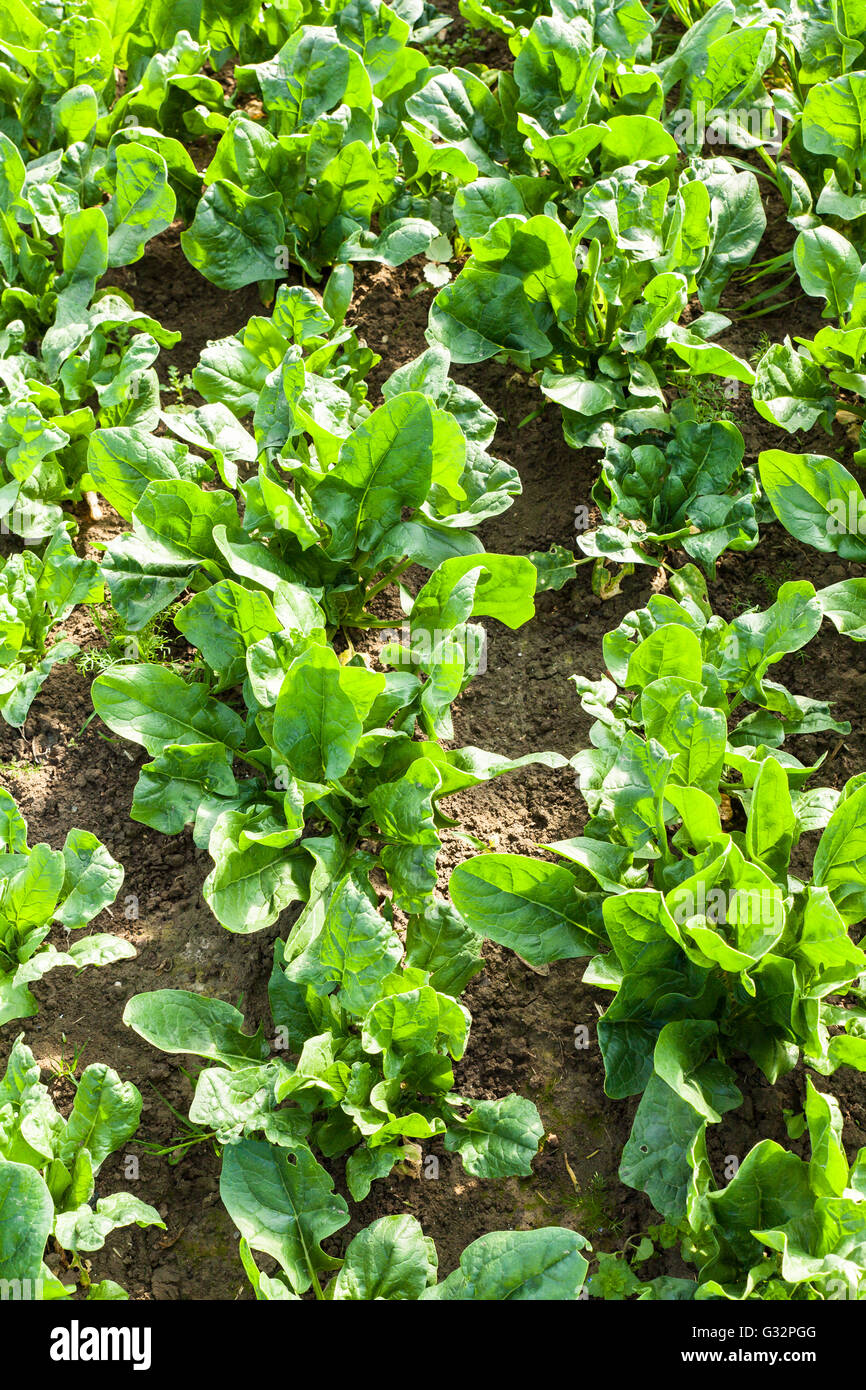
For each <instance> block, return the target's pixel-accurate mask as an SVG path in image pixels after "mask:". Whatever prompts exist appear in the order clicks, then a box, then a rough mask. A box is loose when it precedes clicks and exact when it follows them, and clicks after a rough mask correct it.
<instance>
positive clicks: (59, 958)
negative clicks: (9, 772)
mask: <svg viewBox="0 0 866 1390" xmlns="http://www.w3.org/2000/svg"><path fill="white" fill-rule="evenodd" d="M0 837H2V838H0V848H2V853H0V1023H8V1022H9V1020H10V1019H16V1018H30V1017H31V1016H32V1015H33V1014H35V1013H36V1012H37V1004H36V1000H35V999H34V997H33V995H32V994H31V992H30V989H29V986H30V985H31V984H32V983H33V982H34V981H35V980H40V979H41V978H42V976H43V975H45V974H47V972H48V971H49V970H54V969H55V968H56V967H57V966H60V965H71V966H73V967H74V968H75V969H76V970H81V969H83V968H84V966H86V965H110V964H111V963H112V962H114V961H118V960H125V959H128V958H129V957H130V956H134V955H135V950H134V948H133V947H132V946H131V945H130V943H129V942H128V941H125V940H124V939H123V938H122V937H118V936H111V935H109V934H107V933H96V934H91V935H89V936H82V937H79V938H78V939H77V940H76V941H73V942H72V943H71V945H70V946H69V949H68V950H66V951H58V950H57V948H56V947H55V946H52V945H51V944H50V943H48V942H47V941H46V937H47V936H48V934H49V932H50V931H51V926H52V923H53V922H58V923H59V924H60V925H61V926H62V927H63V928H64V929H65V930H66V931H67V932H73V931H80V930H81V929H82V928H83V927H86V926H87V924H88V923H89V922H90V921H91V919H92V918H94V917H95V916H96V915H97V914H98V913H100V912H102V910H103V909H104V908H106V907H108V906H109V904H110V903H112V902H113V901H114V899H115V897H116V895H117V893H118V891H119V889H120V885H121V884H122V882H123V869H122V868H121V866H120V865H119V864H118V863H116V861H115V860H114V859H112V857H111V855H110V854H109V853H108V850H107V849H106V848H105V846H104V845H103V844H101V843H100V841H99V840H97V838H96V836H95V835H92V834H91V833H90V831H89V830H70V832H69V834H68V835H67V837H66V842H65V844H64V846H63V849H62V850H54V849H51V848H50V846H49V845H47V844H39V845H34V846H33V847H32V848H29V847H28V845H27V825H26V822H25V821H24V818H23V816H22V815H21V813H20V811H19V810H18V807H17V806H16V804H15V802H14V800H13V798H12V797H11V796H10V794H9V792H7V791H5V790H4V789H3V788H0Z"/></svg>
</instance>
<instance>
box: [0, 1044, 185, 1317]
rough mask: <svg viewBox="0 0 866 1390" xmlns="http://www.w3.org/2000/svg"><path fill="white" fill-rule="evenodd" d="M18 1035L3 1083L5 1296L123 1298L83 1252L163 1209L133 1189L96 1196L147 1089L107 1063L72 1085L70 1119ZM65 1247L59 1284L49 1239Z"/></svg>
mask: <svg viewBox="0 0 866 1390" xmlns="http://www.w3.org/2000/svg"><path fill="white" fill-rule="evenodd" d="M23 1039H24V1035H23V1033H22V1034H20V1035H19V1036H18V1038H16V1040H15V1042H14V1043H13V1045H12V1050H11V1052H10V1054H9V1060H8V1062H7V1065H6V1074H5V1076H4V1077H3V1079H2V1081H0V1204H2V1206H3V1210H4V1212H5V1213H6V1215H5V1217H4V1221H3V1235H2V1238H0V1283H2V1288H3V1290H4V1297H7V1298H24V1299H27V1298H35V1299H40V1300H41V1299H44V1300H46V1301H50V1300H54V1299H61V1298H68V1297H70V1295H72V1294H74V1292H75V1290H76V1285H77V1286H78V1291H79V1292H80V1293H82V1294H83V1296H84V1297H85V1298H89V1299H123V1298H126V1297H127V1294H126V1293H125V1291H124V1290H123V1289H122V1288H121V1287H120V1285H119V1284H116V1283H114V1282H113V1281H112V1280H111V1279H103V1280H100V1281H99V1282H97V1283H94V1282H93V1281H92V1280H91V1277H90V1261H89V1260H88V1259H87V1256H88V1255H89V1254H90V1253H91V1252H93V1251H95V1250H101V1249H102V1248H103V1246H104V1245H105V1241H106V1239H107V1237H108V1236H109V1235H111V1233H112V1231H116V1230H118V1229H119V1228H120V1227H122V1226H131V1225H136V1226H159V1227H160V1228H161V1229H162V1230H165V1223H164V1222H163V1221H162V1220H161V1218H160V1215H159V1212H158V1211H155V1210H154V1208H153V1207H151V1206H148V1204H147V1203H146V1202H142V1201H140V1200H139V1198H138V1197H133V1196H132V1195H131V1194H130V1193H128V1192H115V1193H112V1194H111V1195H106V1196H101V1195H100V1196H97V1191H96V1178H97V1176H98V1174H99V1170H100V1168H101V1167H102V1165H103V1163H104V1162H105V1160H106V1159H107V1158H108V1157H109V1156H110V1155H111V1154H113V1153H116V1152H117V1150H118V1149H120V1148H121V1147H122V1146H123V1145H124V1144H125V1143H126V1142H127V1140H128V1139H130V1138H131V1137H132V1135H133V1134H134V1133H135V1131H136V1129H137V1128H138V1120H139V1115H140V1113H141V1096H140V1095H139V1093H138V1091H137V1090H136V1089H135V1087H134V1086H133V1085H132V1083H131V1082H128V1081H126V1082H123V1081H121V1080H120V1077H119V1076H118V1075H117V1073H116V1072H115V1071H112V1069H111V1067H108V1066H105V1065H104V1064H103V1063H101V1062H97V1063H93V1064H92V1065H91V1066H89V1067H85V1069H84V1071H83V1072H82V1073H81V1076H80V1077H79V1078H78V1079H77V1081H75V1082H74V1084H75V1098H74V1100H73V1103H72V1109H71V1111H70V1113H69V1115H68V1116H66V1117H64V1116H63V1115H61V1114H60V1112H59V1111H58V1110H57V1109H56V1107H55V1105H54V1103H53V1102H52V1100H51V1096H50V1094H49V1091H48V1088H47V1086H45V1085H43V1083H42V1082H41V1080H40V1078H39V1067H38V1065H37V1063H36V1061H35V1059H34V1057H33V1053H32V1052H31V1051H30V1049H29V1047H27V1046H26V1045H25V1043H24V1040H23ZM49 1243H50V1244H51V1245H52V1246H54V1247H55V1248H56V1249H57V1250H58V1251H59V1252H60V1253H61V1257H62V1259H63V1262H64V1266H65V1268H66V1269H67V1270H68V1271H69V1272H70V1274H71V1275H72V1276H73V1279H72V1280H64V1281H61V1280H60V1279H59V1278H58V1277H57V1275H56V1274H54V1273H53V1272H52V1270H51V1269H50V1268H49V1267H48V1265H47V1264H46V1263H45V1251H46V1246H48V1244H49Z"/></svg>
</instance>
